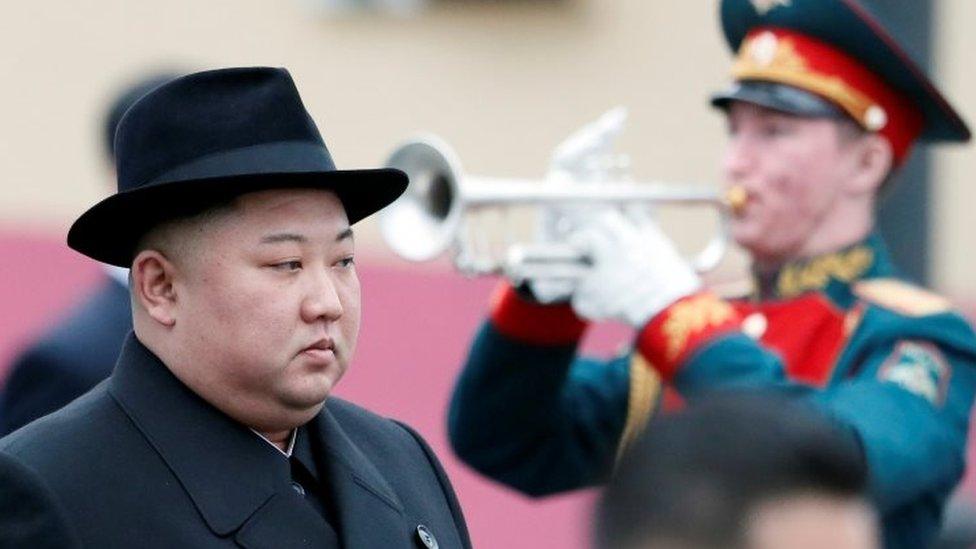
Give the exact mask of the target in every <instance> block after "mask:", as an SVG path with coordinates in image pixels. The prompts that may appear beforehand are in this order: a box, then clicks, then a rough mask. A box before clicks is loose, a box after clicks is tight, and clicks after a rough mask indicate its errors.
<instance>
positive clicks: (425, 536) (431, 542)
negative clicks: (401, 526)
mask: <svg viewBox="0 0 976 549" xmlns="http://www.w3.org/2000/svg"><path fill="white" fill-rule="evenodd" d="M417 539H419V540H420V543H423V544H424V547H426V548H427V549H438V547H439V546H438V545H437V538H435V537H434V534H433V533H432V532H431V531H430V528H427V527H426V526H424V525H423V524H421V525H419V526H417Z"/></svg>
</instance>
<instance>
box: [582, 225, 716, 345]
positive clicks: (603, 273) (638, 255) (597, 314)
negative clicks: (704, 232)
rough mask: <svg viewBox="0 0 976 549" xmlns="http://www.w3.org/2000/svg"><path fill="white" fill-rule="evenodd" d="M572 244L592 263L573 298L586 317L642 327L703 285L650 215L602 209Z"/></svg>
mask: <svg viewBox="0 0 976 549" xmlns="http://www.w3.org/2000/svg"><path fill="white" fill-rule="evenodd" d="M569 242H570V244H572V245H573V246H575V247H577V248H578V249H579V250H581V251H582V252H584V253H585V254H587V256H589V258H590V260H591V261H592V268H591V269H590V270H589V272H588V274H587V275H586V276H584V277H583V278H582V279H581V280H580V281H579V284H578V285H577V287H576V291H575V292H574V293H573V297H572V305H573V309H574V310H575V311H576V314H578V315H579V316H581V317H583V318H586V319H589V320H611V319H612V320H620V321H623V322H626V323H628V324H630V325H631V326H633V327H635V328H641V327H643V326H644V325H645V324H646V323H647V322H648V321H649V320H650V319H651V318H653V317H654V316H655V315H657V314H658V313H660V312H661V311H663V310H664V309H666V308H667V307H668V306H670V305H671V304H672V303H674V302H675V301H677V300H679V299H681V298H682V297H685V296H688V295H691V294H693V293H695V292H696V291H698V289H699V288H701V279H700V278H699V277H698V275H697V274H695V271H694V269H692V268H691V266H690V265H689V264H688V263H687V262H686V261H685V260H684V258H682V257H681V256H680V255H679V254H678V252H677V250H675V248H674V245H673V244H672V243H671V241H670V240H669V239H668V238H667V237H666V236H665V235H664V234H663V233H662V232H661V230H660V229H659V228H658V227H657V224H655V223H654V222H653V221H652V220H651V219H650V218H643V219H642V218H639V216H625V215H624V214H622V213H621V212H620V211H616V210H604V211H602V212H600V213H599V214H597V215H596V216H594V217H593V218H592V219H591V220H589V222H588V223H586V224H585V225H584V227H583V228H582V229H580V230H579V231H578V232H576V233H574V234H573V235H572V236H571V237H570V239H569Z"/></svg>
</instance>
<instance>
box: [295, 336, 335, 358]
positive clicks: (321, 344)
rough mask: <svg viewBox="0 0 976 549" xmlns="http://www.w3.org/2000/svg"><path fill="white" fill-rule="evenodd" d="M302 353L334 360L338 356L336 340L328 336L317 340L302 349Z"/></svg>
mask: <svg viewBox="0 0 976 549" xmlns="http://www.w3.org/2000/svg"><path fill="white" fill-rule="evenodd" d="M302 354H304V355H307V356H309V357H313V358H317V359H321V360H332V359H334V358H335V356H336V346H335V341H334V340H333V339H332V338H328V337H324V338H322V339H319V340H316V341H315V343H312V344H311V345H309V346H308V347H305V348H304V349H302Z"/></svg>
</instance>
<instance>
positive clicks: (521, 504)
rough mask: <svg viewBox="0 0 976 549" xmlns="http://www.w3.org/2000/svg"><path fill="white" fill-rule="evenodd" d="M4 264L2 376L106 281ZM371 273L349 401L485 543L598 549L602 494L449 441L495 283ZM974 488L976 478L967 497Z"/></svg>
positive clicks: (29, 259) (442, 275)
mask: <svg viewBox="0 0 976 549" xmlns="http://www.w3.org/2000/svg"><path fill="white" fill-rule="evenodd" d="M0 265H2V267H0V303H2V304H3V309H2V311H3V312H2V314H0V379H2V376H3V374H4V373H5V369H6V367H7V366H8V364H9V362H10V359H11V358H12V356H13V355H14V353H15V352H16V351H17V350H18V349H19V348H21V347H22V346H23V345H25V344H26V343H27V342H28V341H29V339H30V338H31V337H33V336H34V335H35V334H37V333H39V332H40V331H41V330H43V329H44V328H45V327H46V326H47V325H48V324H49V323H51V322H53V321H54V320H56V319H57V316H58V314H59V313H60V312H61V311H63V310H64V309H65V308H66V307H67V306H69V305H70V304H71V303H72V302H73V301H74V300H76V299H77V298H78V297H79V296H80V295H82V293H83V292H84V291H85V290H86V289H87V288H88V287H90V286H91V285H92V284H93V283H94V282H95V281H96V280H97V279H98V276H99V267H98V266H97V265H96V264H94V263H93V262H91V261H89V260H87V259H86V258H84V257H82V256H80V255H78V254H76V253H74V252H72V251H71V250H69V249H67V248H66V247H65V246H64V245H63V244H62V243H61V238H60V236H52V235H46V234H30V233H17V232H14V231H2V230H0ZM359 270H360V276H361V278H362V283H363V295H364V316H363V327H362V332H361V335H360V339H359V349H358V351H357V355H356V359H355V361H354V363H353V365H352V368H351V370H350V372H349V373H348V374H347V375H346V377H345V378H344V379H343V381H342V384H341V385H340V387H339V390H338V393H339V395H340V396H342V397H343V398H346V399H349V400H352V401H355V402H357V403H359V404H361V405H363V406H365V407H367V408H370V409H371V410H373V411H375V412H377V413H380V414H383V415H387V416H393V417H396V418H398V419H402V420H404V421H406V422H407V423H409V424H411V425H412V426H414V427H415V428H416V429H418V430H419V431H420V432H421V433H422V434H423V435H424V436H425V437H426V438H427V440H428V441H429V442H430V444H431V446H433V448H434V450H435V451H436V452H437V454H438V456H439V457H440V458H441V460H442V462H443V463H444V466H445V468H446V469H447V472H448V474H449V475H450V477H451V480H452V482H453V483H454V487H455V490H456V491H457V493H458V497H459V498H460V500H461V504H462V506H463V508H464V512H465V515H466V517H467V520H468V526H469V528H470V530H471V536H472V540H473V541H474V543H475V546H476V547H485V548H495V547H512V548H515V549H520V548H535V547H546V548H549V547H558V548H563V549H584V548H585V547H587V546H588V543H587V540H588V537H589V527H590V525H589V508H590V505H591V503H592V500H593V496H594V494H593V491H586V492H578V493H574V494H569V495H566V496H560V497H555V498H547V499H543V500H537V501H533V500H530V499H528V498H525V497H522V496H520V495H517V494H515V493H514V492H512V491H510V490H507V489H505V488H502V487H500V486H499V485H497V484H494V483H492V482H489V481H487V480H486V479H484V478H482V477H480V476H478V475H477V474H476V473H474V472H472V471H471V470H470V469H468V468H467V467H465V466H464V465H463V464H461V463H460V462H459V461H458V460H457V459H456V458H455V457H454V455H453V453H452V452H451V450H450V447H449V445H448V442H447V437H446V427H445V417H446V409H447V402H448V398H449V395H450V390H451V386H452V383H453V381H454V378H455V376H456V374H457V372H458V369H459V365H460V363H461V361H462V360H463V358H464V355H465V352H466V349H467V346H468V343H469V342H470V339H471V336H472V334H473V333H474V331H475V330H476V328H477V326H478V325H479V323H480V322H481V320H482V318H483V314H484V312H485V308H486V303H487V298H488V294H489V293H490V291H491V289H492V288H493V286H494V284H495V282H494V281H492V280H485V279H478V280H467V279H464V278H462V277H460V276H458V275H456V274H454V273H452V272H449V271H430V270H427V269H424V270H421V269H418V268H416V267H414V266H411V265H409V264H406V263H400V264H394V265H380V264H378V263H375V262H374V263H369V262H366V263H365V264H362V262H361V264H360V267H359ZM628 337H629V336H628V332H627V330H625V329H623V328H621V327H620V326H612V325H611V326H600V327H598V328H596V329H594V330H592V331H591V333H590V334H589V335H588V339H587V341H586V344H585V348H586V350H587V351H589V352H596V353H600V354H604V355H607V354H608V353H609V352H611V351H612V350H614V349H615V348H617V347H618V346H619V345H620V344H622V343H625V342H627V340H628ZM974 455H976V454H974V452H972V451H971V452H970V458H971V459H970V462H972V457H974ZM974 484H976V475H974V474H972V473H970V474H969V475H968V477H967V481H966V486H965V490H966V493H967V495H971V494H973V492H974V489H976V486H974Z"/></svg>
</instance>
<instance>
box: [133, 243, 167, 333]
mask: <svg viewBox="0 0 976 549" xmlns="http://www.w3.org/2000/svg"><path fill="white" fill-rule="evenodd" d="M131 274H132V298H133V300H134V301H135V302H136V303H137V304H138V306H140V307H141V308H142V309H144V310H145V311H146V312H148V313H149V316H150V317H151V318H152V319H153V320H155V321H156V322H158V323H159V324H162V325H163V326H166V327H172V326H173V325H175V324H176V308H177V295H176V287H175V285H174V277H175V275H176V266H175V265H174V264H173V262H172V261H170V260H169V259H167V258H166V256H164V255H163V254H162V253H160V252H159V251H157V250H143V251H141V252H139V255H137V256H136V258H135V260H133V262H132V271H131Z"/></svg>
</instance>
